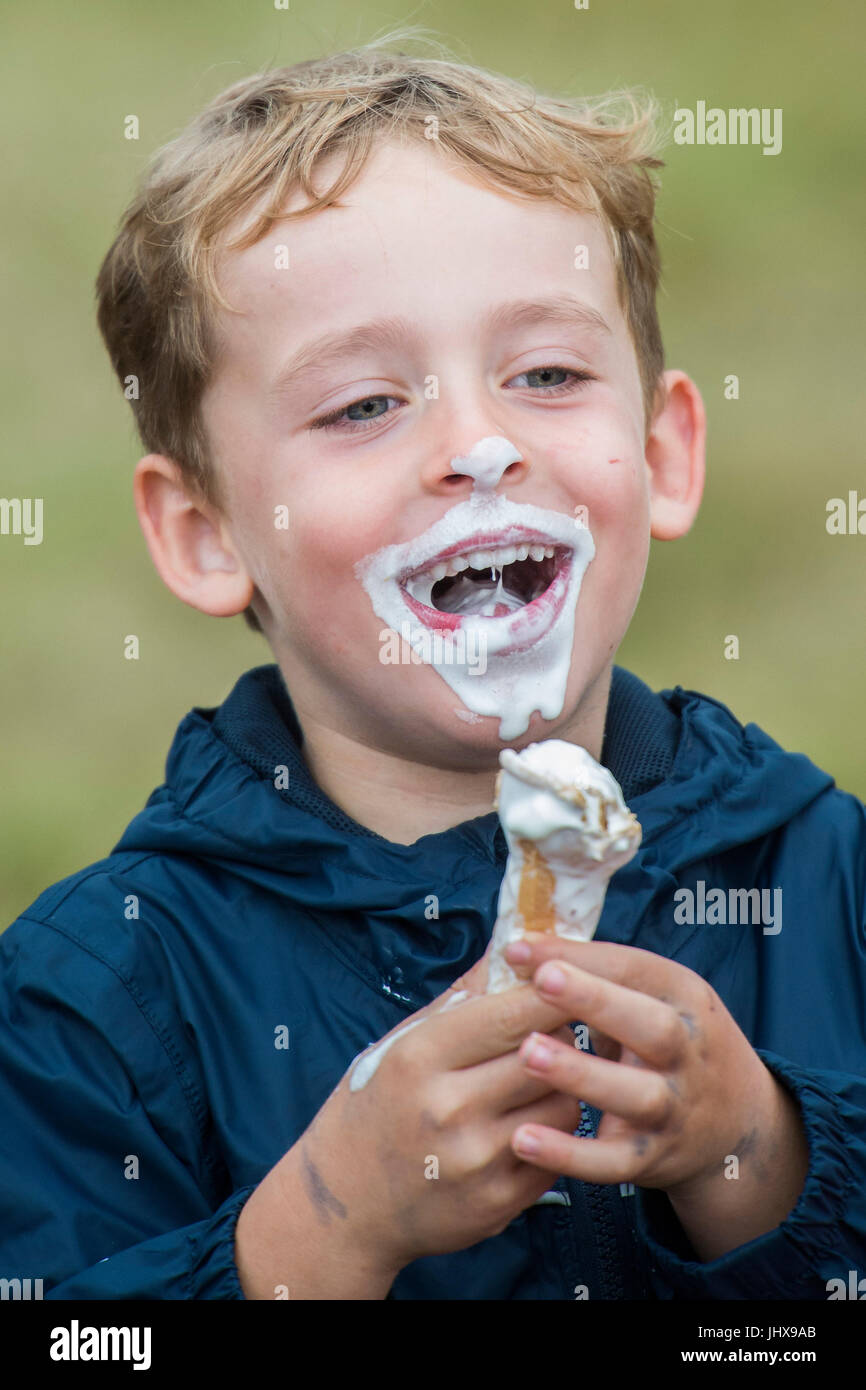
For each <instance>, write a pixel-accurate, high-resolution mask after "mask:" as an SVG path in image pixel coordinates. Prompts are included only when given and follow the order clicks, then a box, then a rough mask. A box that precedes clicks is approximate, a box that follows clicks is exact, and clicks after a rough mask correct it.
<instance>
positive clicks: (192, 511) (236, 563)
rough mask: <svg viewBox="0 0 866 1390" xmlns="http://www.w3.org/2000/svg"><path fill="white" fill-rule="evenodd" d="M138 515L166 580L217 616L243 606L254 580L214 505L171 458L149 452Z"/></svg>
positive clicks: (142, 462)
mask: <svg viewBox="0 0 866 1390" xmlns="http://www.w3.org/2000/svg"><path fill="white" fill-rule="evenodd" d="M132 490H133V496H134V498H135V510H136V511H137V513H138V521H139V525H140V526H141V529H142V531H143V532H144V538H145V540H146V541H147V547H148V550H149V551H150V555H151V559H152V560H153V563H154V565H155V566H156V569H157V572H158V574H159V576H160V578H161V579H162V581H163V583H164V584H166V585H167V586H168V588H169V589H171V591H172V593H173V594H176V595H177V597H178V598H179V599H182V601H183V602H184V603H188V604H189V605H190V606H191V607H192V608H198V609H199V610H200V611H201V612H202V613H209V614H211V615H212V616H213V617H216V618H226V617H230V616H232V615H233V614H235V613H240V612H242V611H243V610H244V609H245V608H246V607H247V606H248V604H249V602H250V599H251V598H252V595H253V590H254V585H253V581H252V580H251V578H250V576H249V574H248V573H247V571H246V569H245V568H244V564H243V561H242V560H241V558H240V555H239V553H238V551H237V550H236V549H235V548H234V545H233V542H232V538H231V535H230V533H229V530H228V526H227V524H226V522H225V521H224V520H223V519H222V517H221V516H220V514H219V513H218V512H217V510H216V508H214V507H211V506H210V505H209V504H208V503H206V502H204V501H203V500H202V499H201V498H198V497H196V496H195V495H194V494H193V492H192V490H191V489H190V488H189V485H188V484H187V483H186V482H185V480H184V478H183V475H182V474H181V471H180V469H179V468H178V466H177V464H176V463H175V462H174V460H173V459H170V458H166V457H165V456H164V455H163V454H148V455H147V456H146V457H145V458H142V459H139V461H138V463H137V464H136V468H135V475H134V478H133V488H132Z"/></svg>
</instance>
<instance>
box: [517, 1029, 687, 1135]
mask: <svg viewBox="0 0 866 1390" xmlns="http://www.w3.org/2000/svg"><path fill="white" fill-rule="evenodd" d="M517 1055H518V1057H519V1058H520V1059H521V1061H522V1062H523V1065H524V1066H525V1067H526V1070H527V1071H528V1072H529V1074H530V1076H535V1077H538V1078H539V1080H541V1081H548V1082H549V1083H550V1084H551V1085H552V1086H555V1087H556V1089H557V1090H558V1091H564V1092H566V1093H567V1094H568V1095H572V1096H577V1097H579V1098H580V1099H581V1100H585V1101H588V1102H589V1104H590V1105H594V1106H596V1107H597V1108H598V1109H599V1110H603V1111H605V1113H608V1112H610V1113H612V1114H614V1115H619V1116H620V1118H621V1119H623V1120H627V1121H628V1122H629V1123H630V1124H633V1125H634V1126H635V1128H636V1129H646V1130H658V1129H662V1128H664V1126H665V1125H666V1124H668V1123H669V1121H670V1118H671V1115H672V1113H673V1111H674V1109H675V1108H676V1105H677V1094H676V1091H675V1089H673V1087H674V1083H673V1082H672V1081H671V1080H670V1079H669V1078H668V1077H666V1076H663V1075H661V1074H660V1073H659V1072H657V1071H651V1070H649V1069H648V1068H646V1067H630V1066H626V1065H625V1064H624V1063H622V1062H608V1061H605V1060H604V1059H603V1058H601V1057H592V1056H590V1054H589V1053H588V1052H577V1051H576V1050H575V1049H574V1048H573V1047H563V1046H562V1045H561V1044H560V1043H558V1042H556V1041H555V1040H554V1039H553V1038H549V1037H546V1038H545V1037H541V1036H539V1035H538V1034H535V1033H533V1034H532V1035H531V1036H530V1037H529V1038H527V1040H526V1042H525V1043H524V1044H523V1046H522V1047H521V1049H520V1051H519V1053H518V1054H517Z"/></svg>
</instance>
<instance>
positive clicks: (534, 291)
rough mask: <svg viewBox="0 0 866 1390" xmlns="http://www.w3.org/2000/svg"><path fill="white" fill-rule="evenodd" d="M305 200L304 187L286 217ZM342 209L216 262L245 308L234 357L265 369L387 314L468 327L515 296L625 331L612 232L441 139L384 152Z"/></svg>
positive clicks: (325, 176) (331, 167) (235, 323)
mask: <svg viewBox="0 0 866 1390" xmlns="http://www.w3.org/2000/svg"><path fill="white" fill-rule="evenodd" d="M340 167H341V159H340V158H333V157H332V158H331V159H329V160H328V161H326V162H324V163H323V164H322V165H321V166H320V167H319V169H318V170H317V173H316V176H315V187H316V190H317V192H319V191H323V190H324V189H326V188H327V187H328V185H329V184H330V182H331V181H332V179H333V178H334V176H335V174H336V173H337V172H338V171H339V169H340ZM307 202H308V199H307V197H306V195H305V194H304V193H303V192H302V191H300V190H299V191H297V192H294V193H293V194H292V195H291V196H290V197H289V198H288V199H287V200H286V202H285V203H284V205H283V208H282V210H281V211H282V213H284V214H285V213H288V212H292V211H295V210H299V209H302V208H304V207H305V206H306V205H307ZM340 202H341V204H342V206H340V207H328V208H325V209H321V210H319V211H317V212H314V213H311V214H309V215H308V216H305V217H302V218H299V219H297V220H294V221H285V220H282V219H280V220H278V221H276V222H275V223H274V224H273V225H272V227H271V228H270V229H269V231H268V232H267V233H266V234H265V235H264V237H262V238H261V239H260V240H259V241H258V242H257V243H255V245H253V246H251V247H247V248H245V249H244V250H242V251H231V250H224V251H223V252H222V253H221V254H220V256H219V258H218V261H217V275H218V283H219V285H220V289H221V290H222V292H223V293H224V294H225V295H226V297H227V298H228V300H229V302H230V303H231V304H232V305H233V306H234V308H235V309H237V310H240V313H238V314H232V315H226V314H225V313H224V312H223V313H221V315H220V322H221V327H222V330H223V331H222V334H221V337H222V340H223V352H224V358H227V359H228V360H229V361H231V360H234V361H235V362H237V361H238V360H239V359H240V358H244V357H250V358H251V359H254V360H255V361H256V362H257V363H258V364H259V365H261V361H262V354H263V352H265V351H266V350H267V348H268V347H269V346H272V347H274V348H279V349H285V348H287V347H291V346H292V345H293V344H297V342H298V341H299V339H300V338H305V337H307V336H308V335H309V334H310V333H311V332H317V331H318V332H320V331H322V328H323V326H324V327H327V326H331V327H336V328H338V329H339V328H340V327H341V326H349V325H350V324H352V323H357V322H360V321H362V320H363V319H366V318H372V317H375V316H380V315H381V314H382V313H383V312H394V313H400V314H402V315H404V316H406V317H407V318H408V319H411V320H413V321H414V322H417V323H418V324H419V325H422V324H423V325H429V326H430V328H431V330H435V327H436V325H437V322H438V323H441V324H443V325H444V324H445V322H446V321H449V322H451V323H452V324H453V323H454V321H455V320H454V315H455V312H457V311H458V310H459V313H460V316H461V321H462V323H463V324H464V325H467V326H469V325H472V324H475V323H477V322H479V321H480V319H481V317H482V316H483V315H484V314H485V313H487V312H488V311H489V309H490V307H491V306H492V305H495V304H496V303H498V302H501V301H503V300H505V299H516V298H518V297H521V298H522V297H531V296H533V295H537V296H539V297H542V298H543V297H551V296H555V295H556V294H557V293H560V294H561V293H563V292H564V291H567V292H568V293H569V294H570V295H572V296H574V297H577V298H579V299H580V300H581V301H582V302H584V303H585V304H586V305H587V306H588V307H589V308H590V309H594V310H595V311H596V312H598V313H600V314H601V315H603V317H604V318H605V319H606V321H607V322H608V324H609V325H610V327H611V329H612V330H614V331H616V330H617V327H618V326H619V327H620V328H621V327H623V321H622V316H621V312H620V309H619V303H618V298H617V293H616V282H615V273H614V266H613V257H612V254H611V244H610V240H609V233H608V231H607V229H606V227H605V226H604V225H603V224H602V222H601V221H600V219H599V218H598V217H597V216H595V215H594V214H592V213H589V212H578V211H576V210H573V209H571V208H568V207H565V206H564V205H563V204H560V203H556V202H553V201H552V200H548V199H537V198H528V197H522V196H521V195H520V194H519V193H517V192H516V191H511V190H509V189H505V188H503V189H500V188H493V187H491V186H489V185H487V184H485V183H483V182H482V181H480V179H479V178H477V177H475V176H474V174H473V173H472V172H471V171H470V170H468V169H467V168H466V167H465V166H463V165H462V164H460V163H459V162H457V161H456V160H455V159H454V158H453V157H452V156H449V155H448V153H447V152H445V151H443V150H442V149H441V147H440V146H439V145H438V144H437V142H436V141H433V140H430V141H420V140H418V141H408V140H407V141H401V142H398V141H395V140H387V141H382V142H380V143H379V144H378V145H377V146H376V147H375V148H374V150H373V152H372V153H371V156H370V158H369V159H368V162H367V164H366V166H365V167H364V168H363V170H362V171H361V174H360V175H359V176H358V178H357V179H356V181H355V182H354V183H353V184H352V185H351V186H350V187H349V188H348V189H347V190H346V191H345V192H344V193H343V194H341V195H340ZM258 211H259V209H258V208H257V209H256V210H255V212H256V213H257V212H258ZM253 215H254V214H253V213H252V212H251V213H249V214H248V215H247V216H246V218H245V219H244V220H243V222H241V223H237V224H235V226H234V227H232V228H231V229H229V232H228V233H227V238H226V239H231V238H233V237H235V236H237V234H238V232H239V231H240V230H241V229H242V228H244V227H246V226H247V225H249V224H250V223H251V222H252V220H253ZM581 246H582V247H585V248H586V252H587V254H586V256H584V257H580V256H578V247H581ZM587 261H588V268H587V266H586V262H587ZM576 262H579V263H580V264H579V265H578V264H576ZM277 340H279V341H277Z"/></svg>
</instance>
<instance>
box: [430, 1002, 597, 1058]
mask: <svg viewBox="0 0 866 1390" xmlns="http://www.w3.org/2000/svg"><path fill="white" fill-rule="evenodd" d="M571 1018H572V1015H571V1014H570V1012H569V1006H568V1005H567V1004H566V1005H564V1006H563V1005H562V1004H558V1003H553V1002H552V1001H548V1000H545V999H542V998H541V997H540V995H539V994H538V991H537V990H536V989H535V988H534V987H533V986H532V985H515V986H514V988H513V989H506V990H503V992H502V993H501V994H484V995H479V996H473V995H470V996H469V997H468V998H467V999H465V1000H463V1001H461V1002H460V1003H458V1004H455V1006H454V1007H453V1008H448V1009H440V1010H439V1011H438V1012H436V1013H431V1014H428V1015H427V1016H426V1021H425V1026H424V1027H423V1028H416V1029H414V1030H413V1031H412V1032H411V1033H408V1034H407V1036H406V1039H405V1048H406V1050H407V1053H408V1052H409V1050H412V1051H414V1049H415V1048H416V1047H417V1048H419V1049H427V1048H430V1047H435V1049H436V1056H437V1059H438V1062H439V1066H440V1069H441V1070H443V1071H452V1070H455V1069H456V1068H459V1067H471V1066H477V1064H478V1063H479V1062H487V1061H490V1059H491V1058H493V1057H499V1056H501V1055H502V1053H504V1052H513V1051H514V1050H515V1049H516V1048H518V1047H519V1046H520V1044H521V1043H522V1042H523V1039H524V1038H525V1037H527V1036H528V1034H530V1033H532V1032H533V1031H534V1032H538V1033H550V1032H552V1031H553V1029H555V1028H560V1027H562V1025H563V1024H564V1023H569V1022H570V1021H571Z"/></svg>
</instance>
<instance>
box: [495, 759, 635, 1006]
mask: <svg viewBox="0 0 866 1390" xmlns="http://www.w3.org/2000/svg"><path fill="white" fill-rule="evenodd" d="M499 762H500V767H501V771H500V773H499V776H498V778H497V788H496V808H497V810H498V812H499V819H500V821H501V822H502V829H503V831H504V833H505V838H506V841H507V843H508V861H507V863H506V867H505V876H504V878H503V880H502V887H501V889H500V892H499V906H498V913H497V918H496V924H495V926H494V929H493V945H492V947H491V952H490V962H489V975H488V985H487V990H488V993H490V994H495V993H498V992H499V991H500V990H503V989H508V988H510V986H512V985H515V984H518V983H519V980H518V977H517V976H516V975H515V973H514V971H513V970H512V969H511V966H510V965H509V964H508V962H507V961H506V960H505V948H506V946H509V945H510V944H511V943H512V942H514V941H519V940H520V938H521V937H522V936H524V935H525V933H526V932H550V933H552V934H555V935H557V936H561V937H564V938H566V939H568V940H571V941H589V940H590V939H591V938H592V936H593V934H594V932H595V929H596V926H597V925H598V919H599V917H600V916H601V910H602V907H603V906H604V899H605V894H606V893H607V886H608V883H609V881H610V878H611V876H612V874H614V873H615V872H616V870H617V869H618V868H620V867H621V866H622V865H623V864H625V863H627V862H628V860H629V859H631V858H632V857H633V855H634V854H635V853H636V852H637V849H638V846H639V845H640V842H641V827H640V823H639V822H638V820H637V818H636V817H635V816H634V815H633V814H632V812H631V811H629V809H628V807H627V806H626V804H625V801H624V800H623V796H622V792H621V790H620V787H619V784H618V783H617V781H616V779H615V777H613V775H612V774H611V773H610V772H608V770H607V768H604V767H601V766H600V764H599V763H597V762H596V761H595V759H594V758H593V757H592V755H591V754H590V753H588V752H587V751H586V749H585V748H581V747H579V745H577V744H575V743H565V742H563V741H562V740H561V739H546V740H545V741H544V742H543V743H531V744H529V746H528V747H527V748H524V749H523V751H522V752H521V753H516V752H515V751H514V750H513V749H511V748H505V749H503V750H502V752H501V753H500V755H499Z"/></svg>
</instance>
